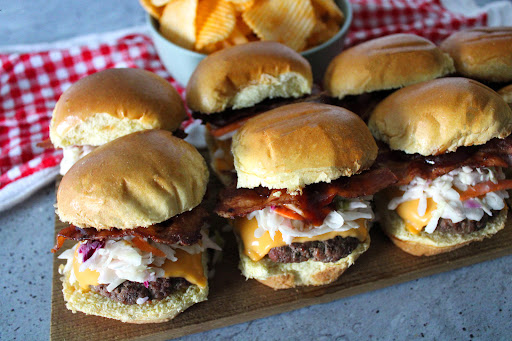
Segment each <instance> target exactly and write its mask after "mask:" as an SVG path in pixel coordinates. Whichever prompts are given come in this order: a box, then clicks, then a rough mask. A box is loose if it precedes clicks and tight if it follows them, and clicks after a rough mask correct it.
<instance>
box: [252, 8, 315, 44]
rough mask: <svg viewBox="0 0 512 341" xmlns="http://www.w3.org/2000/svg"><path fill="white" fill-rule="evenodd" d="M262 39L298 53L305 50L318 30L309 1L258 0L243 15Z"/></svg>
mask: <svg viewBox="0 0 512 341" xmlns="http://www.w3.org/2000/svg"><path fill="white" fill-rule="evenodd" d="M242 17H243V18H244V20H245V22H246V23H247V25H249V27H251V28H252V30H253V31H254V32H255V33H256V35H257V36H258V37H259V38H260V39H261V40H273V41H277V42H280V43H282V44H285V45H287V46H289V47H291V48H292V49H294V50H296V51H302V50H303V49H304V48H305V47H306V40H307V38H308V37H309V35H310V34H311V32H312V31H313V28H314V27H315V22H316V18H315V12H314V10H313V6H312V5H311V1H310V0H259V1H257V2H256V3H255V4H254V5H253V6H252V7H251V8H250V9H249V10H247V11H246V12H244V13H243V14H242Z"/></svg>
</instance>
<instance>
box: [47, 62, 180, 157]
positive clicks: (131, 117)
mask: <svg viewBox="0 0 512 341" xmlns="http://www.w3.org/2000/svg"><path fill="white" fill-rule="evenodd" d="M185 117H186V111H185V107H184V105H183V102H182V100H181V97H180V95H179V94H178V92H177V91H176V89H174V87H173V86H172V85H171V84H170V83H169V82H168V81H166V80H165V79H163V78H162V77H160V76H158V75H156V74H154V73H152V72H149V71H145V70H141V69H130V68H126V69H108V70H104V71H100V72H97V73H94V74H92V75H90V76H87V77H84V78H82V79H80V80H79V81H77V82H76V83H74V84H73V85H72V86H71V87H70V88H69V89H67V90H66V91H65V92H64V93H63V94H62V96H61V97H60V98H59V101H58V102H57V104H56V106H55V109H54V111H53V116H52V120H51V123H50V139H51V141H52V143H53V145H54V146H55V147H59V148H64V147H68V146H74V145H80V146H81V145H92V146H99V145H102V144H104V143H107V142H109V141H112V140H114V139H116V138H118V137H121V136H124V135H127V134H130V133H133V132H136V131H139V130H145V129H163V130H169V131H174V130H176V129H177V128H178V127H179V126H180V124H181V122H182V121H183V120H184V119H185Z"/></svg>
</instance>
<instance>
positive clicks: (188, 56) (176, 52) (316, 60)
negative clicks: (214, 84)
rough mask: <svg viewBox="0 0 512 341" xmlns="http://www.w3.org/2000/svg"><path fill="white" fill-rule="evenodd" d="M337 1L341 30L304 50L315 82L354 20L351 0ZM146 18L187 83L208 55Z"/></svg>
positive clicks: (165, 57) (172, 69)
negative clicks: (167, 35) (178, 42)
mask: <svg viewBox="0 0 512 341" xmlns="http://www.w3.org/2000/svg"><path fill="white" fill-rule="evenodd" d="M335 1H336V3H337V4H338V6H339V7H340V8H341V11H342V12H343V14H344V15H345V21H344V22H343V25H342V26H341V28H340V30H339V31H338V33H336V34H335V35H334V36H333V37H332V38H331V39H329V40H328V41H326V42H324V43H323V44H320V45H318V46H315V47H313V48H311V49H309V50H306V51H303V52H301V55H302V56H304V57H305V58H306V59H307V60H308V61H309V63H310V64H311V67H312V69H313V76H314V79H315V82H321V80H322V79H323V76H324V73H325V70H326V69H327V66H328V65H329V62H330V61H331V60H332V59H333V58H334V57H335V56H336V55H338V54H339V53H340V52H341V51H342V50H343V47H344V40H345V36H346V35H347V32H348V29H349V27H350V24H351V23H352V7H351V5H350V2H349V1H348V0H335ZM147 21H148V24H149V29H150V33H151V38H152V39H153V42H154V43H155V47H156V51H157V53H158V56H159V57H160V60H161V61H162V63H163V64H164V66H165V68H166V69H167V71H169V73H170V74H171V75H172V76H173V77H174V79H175V80H176V81H178V82H179V83H180V84H182V85H183V86H186V85H187V83H188V80H189V78H190V76H191V75H192V72H194V70H195V68H196V67H197V64H199V62H200V61H201V60H202V59H203V58H205V57H206V56H207V55H205V54H202V53H198V52H194V51H191V50H187V49H185V48H183V47H181V46H178V45H176V44H174V43H172V42H171V41H169V40H167V39H166V38H165V37H164V36H162V34H160V31H159V30H158V27H159V24H158V21H157V20H155V19H154V18H153V17H151V16H150V15H149V14H148V16H147Z"/></svg>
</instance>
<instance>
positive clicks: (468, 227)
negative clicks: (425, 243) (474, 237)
mask: <svg viewBox="0 0 512 341" xmlns="http://www.w3.org/2000/svg"><path fill="white" fill-rule="evenodd" d="M499 213H500V211H492V216H489V215H487V214H484V216H483V217H482V219H480V220H478V221H476V220H469V219H465V220H463V221H459V222H458V223H454V222H452V221H451V220H450V219H439V222H438V223H437V227H436V229H435V232H440V233H457V234H468V233H473V232H476V231H479V230H482V229H483V228H485V226H486V225H487V223H488V222H489V221H492V219H493V218H494V217H496V216H498V214H499Z"/></svg>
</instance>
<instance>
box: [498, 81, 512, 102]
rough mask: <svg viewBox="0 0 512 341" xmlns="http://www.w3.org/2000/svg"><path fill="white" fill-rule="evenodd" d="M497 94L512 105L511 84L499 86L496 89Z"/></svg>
mask: <svg viewBox="0 0 512 341" xmlns="http://www.w3.org/2000/svg"><path fill="white" fill-rule="evenodd" d="M498 94H500V95H501V97H503V99H504V100H505V102H507V103H508V104H509V105H512V84H510V85H507V86H506V87H504V88H501V89H500V90H499V91H498Z"/></svg>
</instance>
